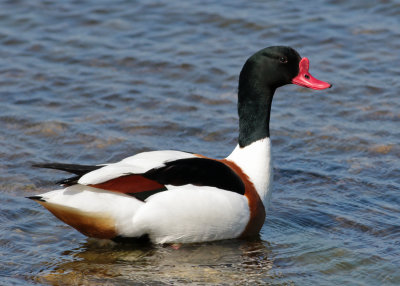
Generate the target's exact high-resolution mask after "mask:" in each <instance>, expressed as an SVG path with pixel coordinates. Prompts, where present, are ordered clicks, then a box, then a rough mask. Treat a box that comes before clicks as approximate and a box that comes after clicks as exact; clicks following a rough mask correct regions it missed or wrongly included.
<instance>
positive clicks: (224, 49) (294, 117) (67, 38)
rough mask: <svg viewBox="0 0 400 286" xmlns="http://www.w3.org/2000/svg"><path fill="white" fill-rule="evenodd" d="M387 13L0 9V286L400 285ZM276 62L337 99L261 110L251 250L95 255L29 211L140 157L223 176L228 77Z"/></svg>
mask: <svg viewBox="0 0 400 286" xmlns="http://www.w3.org/2000/svg"><path fill="white" fill-rule="evenodd" d="M399 15H400V3H399V2H398V1H362V2H360V1H322V0H320V1H313V2H310V1H309V2H304V1H252V2H245V1H226V0H222V1H190V2H182V1H126V0H121V1H113V2H109V1H85V3H84V4H82V3H79V2H78V1H54V0H46V1H22V0H21V1H3V2H1V3H0V124H1V127H2V128H0V140H1V144H0V162H1V163H0V201H1V204H0V222H1V226H2V227H1V230H0V284H4V285H26V284H43V285H48V284H50V285H59V284H65V285H76V284H84V285H98V284H112V285H127V284H131V285H149V284H150V285H159V284H162V285H171V284H178V285H179V284H186V283H192V284H201V285H215V284H222V285H235V284H236V285H243V284H248V285H257V284H259V285H260V284H261V285H265V284H267V285H268V284H269V285H399V284H400V274H399V271H398V269H399V267H400V259H399V257H400V243H399V241H400V199H399V198H400V196H399V194H400V163H399V158H400V147H399V141H400V128H399V126H400V125H399V122H400V111H399V110H400V99H399V90H400V81H399V79H400V66H399V63H400V56H399V55H400V53H399V50H400V20H399V19H400V18H399ZM277 44H280V45H289V46H292V47H294V48H296V49H297V50H298V51H299V52H300V54H301V55H302V56H306V57H308V58H309V59H310V66H311V69H310V71H311V73H312V74H313V75H314V76H316V77H317V78H319V79H321V80H325V81H328V82H331V83H333V88H332V89H329V90H325V91H318V92H316V91H312V90H308V89H303V88H300V87H297V86H285V87H283V88H281V89H280V90H279V91H278V92H277V94H276V96H275V98H274V102H273V107H272V115H271V138H272V143H273V155H274V169H275V177H274V179H275V181H274V193H273V195H272V205H271V209H270V212H269V213H268V214H267V220H266V223H265V225H264V227H263V229H262V231H261V235H260V239H259V240H255V241H236V240H233V241H224V242H213V243H205V244H193V245H184V246H182V247H181V248H179V249H175V248H173V247H169V246H155V247H138V246H132V245H130V246H129V245H114V244H111V243H109V242H104V241H97V240H92V239H88V238H86V237H84V236H83V235H81V234H79V233H78V232H77V231H75V230H74V229H71V228H70V227H69V226H67V225H64V224H62V223H61V222H60V221H58V220H57V219H55V218H54V217H53V216H52V215H51V214H49V213H48V212H47V211H46V210H44V209H43V208H41V207H40V205H38V204H35V203H34V202H32V201H29V200H27V199H25V198H24V197H25V196H30V195H34V194H39V193H41V192H44V191H47V190H49V189H52V188H56V186H55V185H54V184H53V182H54V181H56V180H59V179H61V178H63V176H64V174H60V173H57V172H53V171H47V170H45V171H43V170H38V169H34V168H32V167H31V164H32V163H34V162H49V161H57V162H70V163H81V164H99V163H104V162H113V161H117V160H119V159H122V158H124V157H126V156H129V155H132V154H134V153H137V152H141V151H145V150H157V149H168V148H173V149H181V150H186V151H193V152H197V153H201V154H204V155H207V156H211V157H217V158H222V157H225V156H226V155H228V154H229V153H230V152H231V151H232V149H233V148H234V147H235V145H236V139H237V131H238V127H237V114H236V89H237V79H238V74H239V72H240V69H241V67H242V65H243V63H244V61H245V60H246V59H247V57H248V56H250V55H251V54H252V53H254V52H255V51H257V50H259V49H261V48H263V47H266V46H270V45H277Z"/></svg>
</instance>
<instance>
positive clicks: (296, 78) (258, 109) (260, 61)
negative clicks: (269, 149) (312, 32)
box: [238, 46, 331, 147]
mask: <svg viewBox="0 0 400 286" xmlns="http://www.w3.org/2000/svg"><path fill="white" fill-rule="evenodd" d="M308 69H309V60H308V59H307V58H301V57H300V55H299V53H297V52H296V51H295V50H294V49H292V48H290V47H284V46H273V47H268V48H265V49H262V50H260V51H258V52H256V53H255V54H254V55H252V56H251V57H250V58H249V59H248V60H247V61H246V63H245V64H244V66H243V69H242V71H241V72H240V77H239V91H238V97H239V98H238V111H239V119H240V120H239V129H240V131H239V145H240V146H242V147H243V146H246V145H249V144H251V143H252V142H254V141H257V140H259V139H262V138H265V137H269V118H270V112H271V103H272V98H273V95H274V93H275V90H276V89H277V88H278V87H281V86H283V85H286V84H290V83H293V84H297V85H300V86H304V87H308V88H312V89H325V88H329V87H331V84H329V83H327V82H323V81H320V80H318V79H316V78H314V77H313V76H312V75H311V74H310V73H309V71H308Z"/></svg>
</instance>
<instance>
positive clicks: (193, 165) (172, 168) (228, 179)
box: [142, 158, 245, 195]
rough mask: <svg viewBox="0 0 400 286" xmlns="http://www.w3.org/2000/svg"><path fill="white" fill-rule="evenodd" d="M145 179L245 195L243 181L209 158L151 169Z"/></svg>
mask: <svg viewBox="0 0 400 286" xmlns="http://www.w3.org/2000/svg"><path fill="white" fill-rule="evenodd" d="M142 176H143V177H145V178H148V179H150V180H154V181H157V182H158V183H160V184H163V185H174V186H182V185H187V184H193V185H196V186H210V187H217V188H219V189H224V190H227V191H231V192H235V193H238V194H241V195H244V192H245V186H244V183H243V181H242V179H241V178H240V177H239V176H238V175H237V174H236V173H235V172H234V171H233V170H232V169H231V168H230V167H228V166H227V165H225V164H224V163H222V162H219V161H216V160H212V159H207V158H188V159H179V160H175V161H172V162H167V163H165V166H164V167H160V168H156V169H151V170H149V171H147V172H146V173H144V174H142Z"/></svg>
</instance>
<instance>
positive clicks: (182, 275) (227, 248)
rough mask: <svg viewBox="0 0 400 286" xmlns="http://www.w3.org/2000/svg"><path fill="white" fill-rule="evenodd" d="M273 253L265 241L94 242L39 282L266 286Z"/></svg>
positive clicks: (88, 241) (44, 275) (70, 254)
mask: <svg viewBox="0 0 400 286" xmlns="http://www.w3.org/2000/svg"><path fill="white" fill-rule="evenodd" d="M270 253H271V252H270V249H269V246H268V243H267V242H265V241H262V240H260V239H255V240H226V241H218V242H210V243H196V244H182V245H162V246H161V245H138V244H127V243H118V244H116V243H113V242H110V241H100V240H95V239H88V240H87V241H86V242H85V243H84V244H82V245H81V247H80V248H78V249H75V250H72V251H66V252H65V253H64V255H65V256H68V258H72V261H70V262H63V263H60V264H58V265H56V266H55V267H54V268H53V269H52V270H51V271H48V272H47V273H42V275H41V276H40V277H36V279H35V280H36V281H37V282H42V283H49V284H57V285H58V284H66V285H69V284H76V285H77V284H79V285H82V284H83V285H92V284H93V285H94V284H98V283H106V284H107V283H109V284H112V285H126V284H128V283H135V285H141V284H142V285H148V284H171V283H173V284H175V283H200V284H204V283H206V284H236V285H237V284H240V283H241V282H243V283H249V282H254V283H257V282H258V283H262V282H263V281H264V282H265V281H268V280H269V279H271V278H273V276H274V274H273V273H270V272H271V271H270V270H271V268H272V260H271V258H270V257H269V256H271V255H270Z"/></svg>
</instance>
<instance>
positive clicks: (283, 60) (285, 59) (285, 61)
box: [279, 57, 288, 64]
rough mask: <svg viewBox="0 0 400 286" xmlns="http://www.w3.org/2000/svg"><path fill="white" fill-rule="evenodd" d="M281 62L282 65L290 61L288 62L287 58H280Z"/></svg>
mask: <svg viewBox="0 0 400 286" xmlns="http://www.w3.org/2000/svg"><path fill="white" fill-rule="evenodd" d="M279 61H280V62H281V63H282V64H286V63H287V62H288V60H287V58H286V57H280V58H279Z"/></svg>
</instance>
